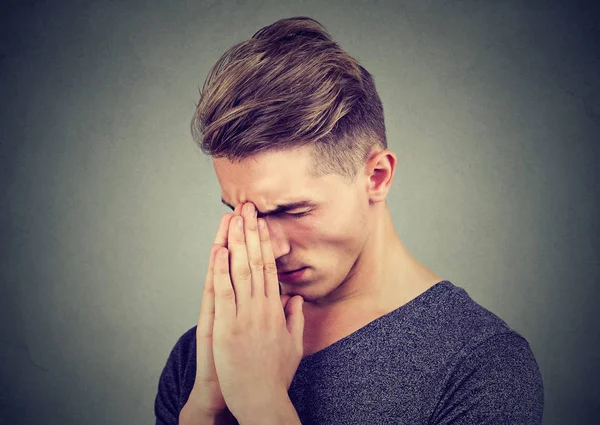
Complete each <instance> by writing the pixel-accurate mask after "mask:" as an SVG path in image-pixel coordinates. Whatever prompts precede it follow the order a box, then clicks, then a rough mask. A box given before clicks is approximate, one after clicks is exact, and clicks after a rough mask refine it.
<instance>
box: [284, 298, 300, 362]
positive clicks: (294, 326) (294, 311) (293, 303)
mask: <svg viewBox="0 0 600 425" xmlns="http://www.w3.org/2000/svg"><path fill="white" fill-rule="evenodd" d="M303 304H304V299H303V298H302V297H301V296H295V297H293V298H292V299H291V300H289V302H288V303H287V306H286V309H285V318H286V322H287V323H286V324H287V329H288V331H289V332H290V333H291V334H292V337H293V339H294V344H295V345H296V348H297V349H298V351H300V352H301V351H302V347H303V340H302V337H303V334H304V313H303V311H302V305H303Z"/></svg>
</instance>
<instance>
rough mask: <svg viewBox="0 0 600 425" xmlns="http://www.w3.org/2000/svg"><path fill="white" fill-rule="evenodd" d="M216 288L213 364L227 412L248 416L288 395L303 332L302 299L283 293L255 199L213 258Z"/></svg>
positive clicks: (234, 221)
mask: <svg viewBox="0 0 600 425" xmlns="http://www.w3.org/2000/svg"><path fill="white" fill-rule="evenodd" d="M259 221H262V222H263V223H264V224H265V226H259V225H258V224H259ZM214 289H215V319H214V329H213V353H214V362H215V368H216V371H217V376H218V378H219V384H220V386H221V391H222V393H223V398H224V399H225V402H226V403H227V406H228V408H229V410H230V411H231V412H232V413H233V415H235V416H236V417H237V418H240V417H245V416H246V415H251V414H255V413H256V412H257V411H261V410H262V409H268V408H269V406H272V404H273V403H277V402H279V401H280V400H282V397H287V391H288V390H289V387H290V385H291V382H292V380H293V378H294V375H295V373H296V370H297V368H298V365H299V363H300V361H301V359H302V354H303V343H302V336H303V331H304V315H303V313H302V303H303V299H302V297H300V296H295V297H293V298H291V299H289V296H288V295H281V296H280V294H279V281H278V278H277V267H276V265H275V257H274V255H273V249H272V246H271V240H270V238H269V232H268V229H267V226H266V223H265V222H264V220H263V219H262V218H261V219H259V220H257V218H256V209H255V207H254V205H252V204H251V203H247V204H245V205H244V206H243V209H242V216H235V217H233V218H232V219H231V221H230V224H229V233H228V248H222V249H220V250H219V251H218V252H217V255H216V259H215V267H214ZM282 305H283V308H282Z"/></svg>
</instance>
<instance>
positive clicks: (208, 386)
mask: <svg viewBox="0 0 600 425" xmlns="http://www.w3.org/2000/svg"><path fill="white" fill-rule="evenodd" d="M239 215H240V209H239V208H236V209H235V211H234V212H233V215H232V214H225V215H223V217H222V218H221V223H220V226H219V230H218V231H217V236H216V238H215V242H214V244H213V245H212V247H211V250H210V259H209V262H208V272H207V273H206V278H205V280H204V293H203V296H202V304H201V306H200V317H199V319H198V326H197V328H196V378H195V381H194V387H193V388H192V392H191V393H190V396H189V398H188V401H187V402H186V404H185V406H184V407H183V409H182V410H181V412H180V423H183V422H182V421H183V419H184V418H189V423H199V419H200V418H202V419H204V418H210V417H213V418H217V419H220V420H219V421H218V422H219V423H223V424H225V423H230V424H236V423H237V421H236V420H235V418H233V416H232V415H231V412H230V411H229V409H228V408H227V404H226V403H225V399H224V398H223V394H222V393H221V388H220V385H219V380H218V377H217V372H216V369H215V363H214V358H213V348H212V346H213V342H212V338H213V337H212V335H213V322H214V318H215V296H214V282H213V276H214V265H215V254H216V253H217V251H218V250H219V249H220V248H223V247H226V246H227V239H228V233H229V232H228V229H229V222H230V221H231V218H232V217H235V216H239Z"/></svg>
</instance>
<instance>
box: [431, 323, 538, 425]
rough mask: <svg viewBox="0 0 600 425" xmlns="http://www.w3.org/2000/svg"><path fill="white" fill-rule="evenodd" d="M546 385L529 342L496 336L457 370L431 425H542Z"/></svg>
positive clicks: (512, 336) (518, 336)
mask: <svg viewBox="0 0 600 425" xmlns="http://www.w3.org/2000/svg"><path fill="white" fill-rule="evenodd" d="M543 408H544V386H543V382H542V376H541V373H540V370H539V368H538V365H537V362H536V360H535V357H534V355H533V352H532V351H531V348H530V347H529V343H528V342H527V341H526V340H525V338H523V337H521V336H520V335H518V334H515V333H505V334H500V335H494V336H493V337H491V338H489V339H487V340H486V341H484V342H483V343H481V344H480V345H478V346H477V347H475V348H474V349H473V350H472V351H471V353H469V355H467V356H466V357H465V358H464V359H463V360H462V361H461V362H460V363H459V364H458V366H457V367H456V368H455V370H454V371H453V372H452V375H451V377H450V379H449V381H448V385H447V386H446V391H445V392H444V394H443V395H442V398H441V400H440V403H439V404H438V406H437V407H436V410H435V412H434V414H433V415H432V417H431V420H430V424H432V425H471V424H478V425H496V424H498V425H500V424H502V425H517V424H518V425H541V423H542V414H543Z"/></svg>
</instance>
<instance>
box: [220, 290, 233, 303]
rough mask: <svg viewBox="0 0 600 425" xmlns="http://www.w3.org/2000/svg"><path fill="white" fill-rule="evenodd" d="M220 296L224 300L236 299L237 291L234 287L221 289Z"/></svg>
mask: <svg viewBox="0 0 600 425" xmlns="http://www.w3.org/2000/svg"><path fill="white" fill-rule="evenodd" d="M219 296H220V297H221V298H223V299H224V300H228V301H230V300H234V299H235V291H234V290H233V289H230V288H227V289H222V290H220V291H219Z"/></svg>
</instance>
